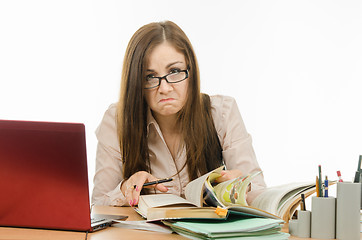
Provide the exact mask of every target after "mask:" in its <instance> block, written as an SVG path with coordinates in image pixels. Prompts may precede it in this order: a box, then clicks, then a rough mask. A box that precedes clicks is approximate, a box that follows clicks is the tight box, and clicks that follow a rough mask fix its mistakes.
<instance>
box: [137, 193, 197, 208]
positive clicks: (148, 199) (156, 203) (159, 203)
mask: <svg viewBox="0 0 362 240" xmlns="http://www.w3.org/2000/svg"><path fill="white" fill-rule="evenodd" d="M141 199H142V200H141ZM140 201H143V202H145V203H146V204H147V207H148V208H153V207H163V206H169V205H175V204H188V205H192V204H191V203H190V202H189V201H187V200H186V199H183V198H182V197H180V196H177V195H173V194H167V193H164V194H150V195H141V196H140Z"/></svg>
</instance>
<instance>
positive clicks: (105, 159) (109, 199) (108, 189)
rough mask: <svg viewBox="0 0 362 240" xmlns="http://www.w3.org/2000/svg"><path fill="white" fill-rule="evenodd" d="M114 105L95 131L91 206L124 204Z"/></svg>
mask: <svg viewBox="0 0 362 240" xmlns="http://www.w3.org/2000/svg"><path fill="white" fill-rule="evenodd" d="M115 116H116V104H112V105H111V106H110V107H109V108H108V110H107V111H106V113H105V114H104V117H103V119H102V121H101V123H100V125H99V126H98V128H97V130H96V136H97V139H98V145H97V154H96V171H95V175H94V179H93V182H94V188H93V194H92V204H95V205H113V206H122V205H125V204H126V199H125V196H124V195H123V193H122V191H121V189H120V186H121V184H122V181H123V170H122V169H123V168H122V161H121V154H120V150H119V143H118V138H117V126H116V118H115Z"/></svg>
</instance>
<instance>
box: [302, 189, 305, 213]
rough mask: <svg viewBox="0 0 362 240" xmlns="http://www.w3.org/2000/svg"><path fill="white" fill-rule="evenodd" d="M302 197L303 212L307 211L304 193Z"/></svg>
mask: <svg viewBox="0 0 362 240" xmlns="http://www.w3.org/2000/svg"><path fill="white" fill-rule="evenodd" d="M301 197H302V206H301V210H302V211H305V209H306V208H305V196H304V193H302V194H301Z"/></svg>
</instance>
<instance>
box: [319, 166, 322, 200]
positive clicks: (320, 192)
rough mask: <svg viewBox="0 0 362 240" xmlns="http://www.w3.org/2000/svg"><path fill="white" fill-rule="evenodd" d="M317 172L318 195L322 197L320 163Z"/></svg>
mask: <svg viewBox="0 0 362 240" xmlns="http://www.w3.org/2000/svg"><path fill="white" fill-rule="evenodd" d="M318 174H319V181H318V191H319V196H320V197H323V192H322V167H321V165H318Z"/></svg>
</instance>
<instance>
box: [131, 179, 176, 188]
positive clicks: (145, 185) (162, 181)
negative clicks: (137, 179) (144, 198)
mask: <svg viewBox="0 0 362 240" xmlns="http://www.w3.org/2000/svg"><path fill="white" fill-rule="evenodd" d="M172 180H173V178H164V179H159V180H156V181H152V182H146V183H144V184H143V187H147V186H151V185H155V184H159V183H165V182H171V181H172ZM133 187H134V188H136V187H137V185H134V186H133Z"/></svg>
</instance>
